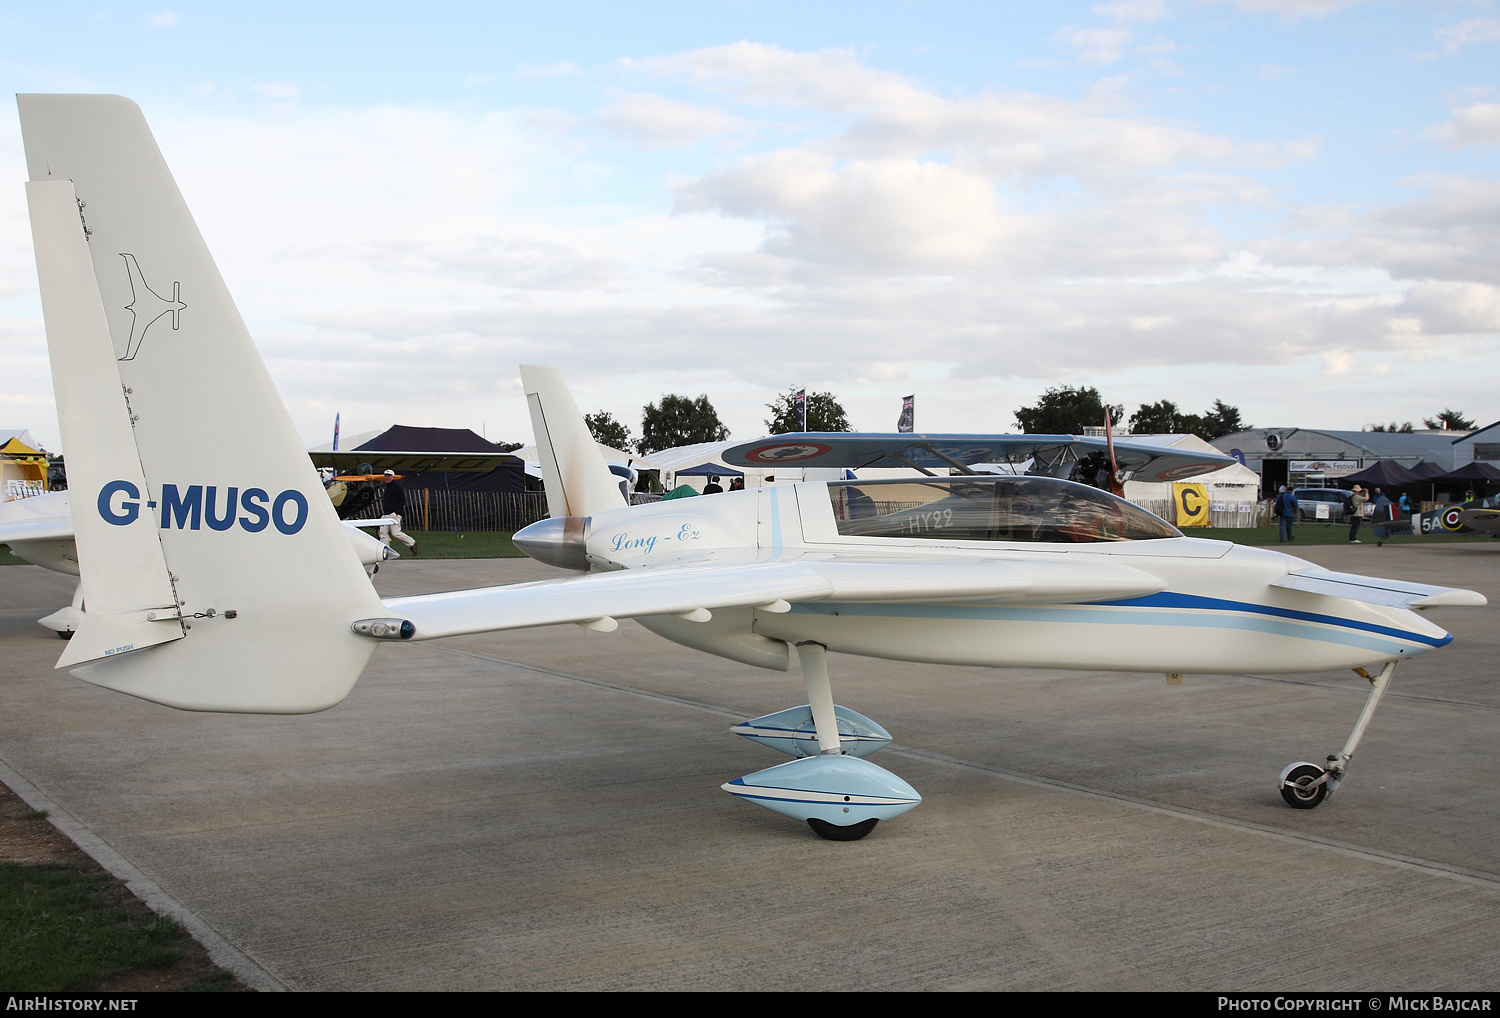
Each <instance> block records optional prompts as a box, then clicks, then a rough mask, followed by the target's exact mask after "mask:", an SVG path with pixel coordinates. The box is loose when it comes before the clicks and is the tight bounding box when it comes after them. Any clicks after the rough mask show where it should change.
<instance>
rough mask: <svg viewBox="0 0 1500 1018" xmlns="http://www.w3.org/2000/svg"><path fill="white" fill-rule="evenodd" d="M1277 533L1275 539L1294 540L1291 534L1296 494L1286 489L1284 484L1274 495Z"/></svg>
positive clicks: (1295, 515) (1295, 509)
mask: <svg viewBox="0 0 1500 1018" xmlns="http://www.w3.org/2000/svg"><path fill="white" fill-rule="evenodd" d="M1276 511H1277V526H1278V528H1279V529H1278V535H1277V541H1279V542H1280V541H1292V540H1296V538H1294V537H1293V536H1292V521H1293V520H1294V519H1296V518H1297V496H1296V495H1293V494H1292V493H1291V492H1290V491H1288V490H1287V486H1286V485H1284V484H1283V485H1282V486H1281V490H1280V491H1279V492H1278V493H1277V495H1276Z"/></svg>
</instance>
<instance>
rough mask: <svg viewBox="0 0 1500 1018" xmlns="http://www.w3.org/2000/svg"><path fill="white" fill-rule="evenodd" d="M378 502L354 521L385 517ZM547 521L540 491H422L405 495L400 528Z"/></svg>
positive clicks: (464, 528)
mask: <svg viewBox="0 0 1500 1018" xmlns="http://www.w3.org/2000/svg"><path fill="white" fill-rule="evenodd" d="M660 498H661V496H660V495H647V494H645V493H643V492H636V493H635V494H633V495H631V496H630V501H631V504H632V505H641V504H642V503H645V502H655V501H657V500H658V499H660ZM384 515H385V513H383V512H382V511H381V509H380V499H379V498H377V499H376V500H375V501H374V502H373V503H371V504H370V505H369V506H367V507H365V508H364V509H362V510H360V512H358V513H356V514H355V519H360V520H374V519H379V518H380V517H381V516H384ZM546 518H547V496H546V495H545V494H544V493H542V492H540V491H506V492H499V491H441V490H439V489H436V488H421V489H418V490H417V491H412V492H408V493H407V496H406V515H404V516H403V517H402V518H401V525H402V527H404V528H405V529H407V530H458V531H459V532H460V533H467V532H471V531H481V530H503V531H506V532H507V533H515V532H516V531H517V530H520V529H521V528H522V527H526V526H530V525H531V524H533V523H535V522H536V521H537V520H545V519H546Z"/></svg>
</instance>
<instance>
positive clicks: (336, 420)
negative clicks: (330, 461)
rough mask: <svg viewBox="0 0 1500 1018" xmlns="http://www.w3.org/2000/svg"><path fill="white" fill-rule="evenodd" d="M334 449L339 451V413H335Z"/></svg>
mask: <svg viewBox="0 0 1500 1018" xmlns="http://www.w3.org/2000/svg"><path fill="white" fill-rule="evenodd" d="M333 451H334V452H338V451H339V415H338V414H334V415H333Z"/></svg>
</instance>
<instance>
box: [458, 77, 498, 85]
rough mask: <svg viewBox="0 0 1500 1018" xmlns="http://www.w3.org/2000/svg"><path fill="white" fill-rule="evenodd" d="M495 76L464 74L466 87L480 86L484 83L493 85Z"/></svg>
mask: <svg viewBox="0 0 1500 1018" xmlns="http://www.w3.org/2000/svg"><path fill="white" fill-rule="evenodd" d="M494 83H495V76H494V75H493V74H466V75H464V80H463V86H464V88H479V87H480V86H482V85H493V84H494Z"/></svg>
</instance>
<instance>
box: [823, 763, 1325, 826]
mask: <svg viewBox="0 0 1500 1018" xmlns="http://www.w3.org/2000/svg"><path fill="white" fill-rule="evenodd" d="M1319 773H1322V772H1321V771H1320V772H1319ZM878 823H880V818H879V817H871V818H870V819H869V820H862V821H860V822H859V823H857V824H850V825H849V826H848V827H840V826H839V825H838V824H830V823H829V822H828V821H827V820H819V819H818V818H817V817H808V819H807V826H809V827H811V828H812V829H813V831H815V832H816V833H817V835H818V837H820V838H827V839H828V840H829V841H858V840H859V839H860V838H863V837H864V836H865V835H866V834H869V833H870V832H871V831H873V830H874V829H875V825H876V824H878Z"/></svg>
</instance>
